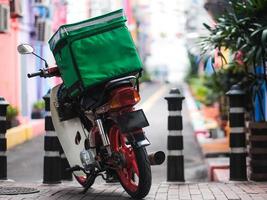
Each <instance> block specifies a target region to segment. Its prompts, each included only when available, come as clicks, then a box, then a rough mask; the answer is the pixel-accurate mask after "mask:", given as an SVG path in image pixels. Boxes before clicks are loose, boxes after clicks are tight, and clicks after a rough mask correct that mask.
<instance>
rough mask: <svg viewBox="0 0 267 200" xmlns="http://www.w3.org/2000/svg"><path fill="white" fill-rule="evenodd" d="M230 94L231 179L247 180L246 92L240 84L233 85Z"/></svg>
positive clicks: (228, 93)
mask: <svg viewBox="0 0 267 200" xmlns="http://www.w3.org/2000/svg"><path fill="white" fill-rule="evenodd" d="M226 95H228V96H229V122H230V129H231V131H230V180H232V181H245V180H247V164H246V156H247V150H246V133H245V92H244V91H243V90H242V89H241V87H240V85H239V84H236V85H233V86H232V87H231V89H230V91H228V92H227V93H226Z"/></svg>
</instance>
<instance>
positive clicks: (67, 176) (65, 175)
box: [60, 145, 72, 181]
mask: <svg viewBox="0 0 267 200" xmlns="http://www.w3.org/2000/svg"><path fill="white" fill-rule="evenodd" d="M60 158H61V179H62V180H64V181H72V172H71V171H67V169H68V168H70V164H69V161H68V160H67V158H66V155H65V153H64V151H63V149H62V146H61V145H60Z"/></svg>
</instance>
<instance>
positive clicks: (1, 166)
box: [0, 97, 8, 180]
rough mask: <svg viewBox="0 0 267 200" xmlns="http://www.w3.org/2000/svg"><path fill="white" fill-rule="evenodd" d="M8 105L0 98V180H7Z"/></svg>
mask: <svg viewBox="0 0 267 200" xmlns="http://www.w3.org/2000/svg"><path fill="white" fill-rule="evenodd" d="M7 106H8V103H7V102H6V101H5V99H4V98H3V97H0V180H6V179H7V157H6V150H7V140H6V113H7Z"/></svg>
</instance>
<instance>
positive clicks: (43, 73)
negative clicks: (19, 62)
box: [27, 67, 60, 78]
mask: <svg viewBox="0 0 267 200" xmlns="http://www.w3.org/2000/svg"><path fill="white" fill-rule="evenodd" d="M27 76H28V78H32V77H35V76H40V77H43V78H49V77H54V76H58V77H60V72H59V69H58V68H57V67H51V68H47V69H40V71H39V72H35V73H31V74H30V73H29V74H27Z"/></svg>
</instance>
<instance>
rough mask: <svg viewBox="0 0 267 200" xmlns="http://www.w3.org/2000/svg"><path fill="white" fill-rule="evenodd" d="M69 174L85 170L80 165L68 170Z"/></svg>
mask: <svg viewBox="0 0 267 200" xmlns="http://www.w3.org/2000/svg"><path fill="white" fill-rule="evenodd" d="M66 171H67V172H74V171H83V168H81V167H80V166H78V165H75V166H73V167H70V168H67V169H66Z"/></svg>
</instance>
